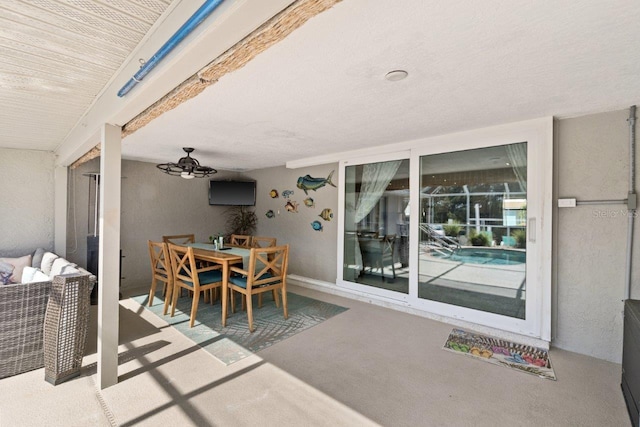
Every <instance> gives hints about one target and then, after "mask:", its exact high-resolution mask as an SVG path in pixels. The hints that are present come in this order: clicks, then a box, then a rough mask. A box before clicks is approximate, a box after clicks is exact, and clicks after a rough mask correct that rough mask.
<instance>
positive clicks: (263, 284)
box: [229, 245, 289, 332]
mask: <svg viewBox="0 0 640 427" xmlns="http://www.w3.org/2000/svg"><path fill="white" fill-rule="evenodd" d="M288 265H289V245H284V246H274V247H269V248H251V252H250V256H249V266H248V267H247V269H246V270H243V269H242V268H239V267H237V266H233V265H232V266H230V267H229V269H230V270H231V272H232V273H236V275H233V274H232V275H231V276H230V277H229V289H230V290H231V309H232V311H233V310H234V308H235V304H234V298H233V293H234V292H239V293H241V294H243V295H244V296H245V301H246V307H247V318H248V322H249V331H250V332H253V331H254V330H255V328H254V327H253V308H252V307H253V305H252V300H251V297H252V296H253V295H256V294H257V295H260V296H261V295H262V294H263V293H265V292H272V293H273V298H274V300H275V303H276V306H277V307H279V306H280V303H279V299H278V291H279V292H280V293H281V295H282V308H283V312H284V318H285V319H287V318H288V317H289V313H288V310H287V269H288ZM259 301H260V303H261V302H262V300H261V299H259Z"/></svg>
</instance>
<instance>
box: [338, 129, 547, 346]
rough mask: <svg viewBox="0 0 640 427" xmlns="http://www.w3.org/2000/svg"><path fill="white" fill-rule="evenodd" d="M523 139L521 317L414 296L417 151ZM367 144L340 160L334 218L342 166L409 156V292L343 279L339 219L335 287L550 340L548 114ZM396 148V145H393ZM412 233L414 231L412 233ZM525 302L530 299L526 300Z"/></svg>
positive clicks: (341, 200) (341, 201)
mask: <svg viewBox="0 0 640 427" xmlns="http://www.w3.org/2000/svg"><path fill="white" fill-rule="evenodd" d="M525 141H526V142H527V233H528V236H527V240H528V242H527V301H526V318H525V319H524V320H522V319H515V318H511V317H507V316H502V315H497V314H493V313H487V312H482V311H479V310H473V309H468V308H465V307H457V306H452V305H449V304H443V303H439V302H435V301H429V300H424V299H420V298H418V246H419V241H418V240H419V239H417V238H416V237H414V235H413V234H414V233H416V232H415V230H418V222H419V205H420V204H419V203H416V202H414V201H416V200H419V185H420V177H419V173H420V167H419V164H420V162H419V160H420V156H423V155H429V154H439V153H445V152H451V151H460V150H469V149H474V148H483V147H491V146H497V145H506V144H512V143H517V142H525ZM391 147H393V146H390V147H387V148H385V147H378V148H376V149H372V150H371V151H370V153H372V154H371V155H367V156H354V157H353V158H348V159H344V160H341V161H340V162H339V163H340V167H339V177H340V181H339V182H341V183H343V184H342V185H341V186H340V188H339V193H338V194H339V195H338V209H339V210H340V215H339V217H340V218H344V201H345V194H344V191H345V189H344V182H345V181H344V178H345V168H346V167H347V166H353V165H357V164H363V163H373V162H382V161H389V160H397V159H401V158H402V159H406V158H409V160H410V194H411V196H410V197H411V215H410V226H409V229H410V230H411V232H410V233H411V234H410V239H409V245H410V246H409V253H410V257H411V261H410V265H409V294H408V295H404V294H399V293H398V292H393V291H386V290H384V289H377V288H374V287H371V286H367V285H360V284H357V283H353V282H348V281H345V280H343V270H342V269H343V262H344V221H343V220H342V221H340V222H339V225H338V242H337V245H338V246H337V247H338V257H337V258H338V260H337V261H338V262H337V280H336V284H337V285H338V286H339V287H345V288H348V289H352V290H355V291H358V292H359V293H363V294H367V295H371V296H372V297H379V298H380V299H384V300H387V301H392V302H393V301H397V303H398V304H400V305H403V306H408V307H411V308H415V309H417V310H420V311H426V312H429V313H432V314H436V315H439V316H444V317H448V318H454V319H459V320H463V321H466V322H470V323H474V324H479V325H483V326H488V327H491V328H495V329H499V330H505V331H509V332H514V333H517V334H521V335H526V336H530V337H534V338H538V339H541V340H544V341H547V342H550V341H551V311H552V310H551V308H552V307H551V295H552V284H551V260H552V219H553V218H552V215H553V209H552V208H553V118H552V117H545V118H540V119H534V120H527V121H523V122H517V123H510V124H506V125H500V126H494V127H489V128H482V129H476V130H471V131H465V132H458V133H454V134H448V135H443V136H436V137H432V138H425V139H420V140H416V141H411V142H409V143H405V144H403V147H402V148H403V149H398V150H395V151H392V150H391V149H390V148H391ZM397 148H400V147H397ZM416 236H417V234H416ZM530 301H531V302H530Z"/></svg>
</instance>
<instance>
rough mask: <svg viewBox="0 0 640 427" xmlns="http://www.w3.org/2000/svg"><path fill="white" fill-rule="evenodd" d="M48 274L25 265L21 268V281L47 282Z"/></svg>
mask: <svg viewBox="0 0 640 427" xmlns="http://www.w3.org/2000/svg"><path fill="white" fill-rule="evenodd" d="M47 281H49V276H47V275H46V274H44V273H43V272H42V271H40V270H39V269H37V268H35V267H25V268H24V270H22V283H36V282H47Z"/></svg>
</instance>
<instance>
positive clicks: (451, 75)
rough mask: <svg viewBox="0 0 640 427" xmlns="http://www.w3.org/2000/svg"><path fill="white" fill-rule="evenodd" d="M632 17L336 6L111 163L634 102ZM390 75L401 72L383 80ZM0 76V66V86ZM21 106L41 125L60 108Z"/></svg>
mask: <svg viewBox="0 0 640 427" xmlns="http://www.w3.org/2000/svg"><path fill="white" fill-rule="evenodd" d="M139 1H141V2H142V0H139ZM5 3H11V4H13V3H14V1H8V0H3V1H2V4H1V5H0V12H1V14H2V15H1V17H2V18H4V16H5V12H4V10H3V9H2V8H4V7H5ZM15 3H17V0H16V1H15ZM28 3H44V2H34V1H32V2H28ZM69 3H83V2H80V1H72V0H69ZM85 3H86V2H85ZM105 3H109V4H111V2H107V1H106V0H105ZM246 3H248V4H251V2H246ZM253 4H254V5H256V3H253ZM638 22H640V2H637V1H628V0H611V1H607V2H601V1H597V0H591V1H583V2H575V1H564V0H563V1H558V0H553V1H551V0H537V1H533V2H532V1H524V0H517V1H503V0H486V1H483V2H477V1H473V0H460V1H455V2H450V1H424V0H398V1H394V2H389V1H383V0H343V1H342V2H341V3H338V4H337V5H335V6H334V7H333V8H332V9H330V10H328V11H326V12H324V13H322V14H320V15H318V16H316V17H315V18H313V19H311V20H310V21H308V22H307V23H306V24H305V25H303V26H302V27H301V28H299V29H298V30H296V31H294V32H293V33H292V34H291V35H290V36H289V37H287V38H286V39H285V40H283V41H281V42H280V43H278V44H276V45H275V46H273V47H271V48H270V49H269V50H267V51H266V52H264V53H262V54H260V55H259V56H258V57H256V58H255V59H254V60H253V61H251V62H250V63H249V64H247V65H246V66H245V67H244V68H242V69H240V70H238V71H235V72H233V73H231V74H228V75H226V76H224V77H223V78H222V79H220V81H218V82H217V83H216V84H214V85H213V86H211V87H209V88H208V89H206V90H205V91H204V92H203V93H201V94H200V95H198V96H197V97H196V98H194V99H192V100H190V101H187V102H185V103H184V104H182V105H180V106H179V107H178V108H176V109H174V110H172V111H169V112H167V113H165V114H163V115H162V116H160V117H159V118H157V119H155V120H154V121H153V122H151V123H150V124H148V125H147V126H146V127H144V128H142V129H140V130H138V131H137V132H135V133H134V134H132V135H130V136H128V137H126V138H125V139H124V140H123V156H124V157H125V158H129V159H138V160H143V161H151V162H155V163H164V162H167V161H174V162H175V161H177V160H178V158H179V157H182V155H183V154H184V153H183V151H182V148H181V147H194V148H196V151H195V152H194V154H193V156H194V157H195V158H197V159H198V160H200V162H201V163H202V164H204V165H207V166H212V167H214V168H216V169H219V170H224V169H228V170H246V169H256V168H263V167H270V166H279V165H284V164H285V162H287V161H291V160H297V159H301V158H309V157H313V156H317V155H325V154H327V153H335V152H342V151H346V150H353V149H361V148H366V147H371V146H375V145H381V144H388V143H394V142H401V141H407V140H412V139H418V138H422V137H428V136H434V135H440V134H446V133H452V132H457V131H462V130H468V129H474V128H479V127H485V126H490V125H495V124H502V123H509V122H514V121H519V120H525V119H531V118H537V117H543V116H550V115H553V116H559V117H567V116H577V115H583V114H588V113H594V112H601V111H608V110H616V109H622V108H626V107H628V106H630V105H633V104H636V103H638V102H639V101H640V49H638V46H640V43H639V42H640V32H639V31H638ZM0 34H2V33H0ZM196 42H197V41H196ZM86 50H87V51H88V50H89V47H88V46H87V47H86ZM6 55H7V53H6V50H4V49H3V50H2V51H0V60H2V63H4V58H5V56H6ZM209 59H210V60H212V59H214V58H209ZM179 66H180V65H179V64H177V65H176V67H179ZM116 68H117V67H116ZM394 69H404V70H407V71H408V72H409V76H408V78H407V79H405V80H402V81H398V82H389V81H386V80H385V79H384V75H385V74H386V73H387V72H388V71H390V70H394ZM60 73H61V74H62V75H63V76H67V73H66V72H62V71H61V72H60ZM6 75H7V73H6V71H5V67H4V66H3V65H0V82H1V83H2V87H3V90H4V88H5V83H4V81H5V76H6ZM130 76H131V74H129V76H128V77H130ZM78 84H79V85H83V82H81V81H80V82H78ZM144 84H145V83H144V82H143V83H142V85H144ZM95 89H96V88H95V87H93V92H95ZM88 92H90V93H93V92H92V91H91V90H89V91H88ZM23 93H24V92H23ZM58 99H59V98H58ZM65 99H66V98H65ZM24 102H26V101H25V100H23V99H22V98H21V96H20V95H18V97H17V98H16V100H15V101H14V103H16V104H21V103H24ZM43 102H44V103H45V104H47V105H48V102H50V101H48V100H44V101H43ZM65 102H66V101H65ZM54 105H55V104H54ZM64 105H66V104H64ZM0 108H2V113H1V117H2V119H3V122H4V115H5V114H6V113H5V108H6V107H5V106H2V107H0ZM32 111H34V112H36V115H37V117H38V119H39V120H48V119H49V118H50V117H55V114H54V113H52V112H51V111H57V112H60V111H61V109H60V108H59V107H57V110H56V109H55V108H54V110H47V111H40V110H32ZM21 114H24V113H21ZM74 114H75V113H74ZM76 120H77V117H76ZM119 124H124V123H119ZM0 126H2V127H0V129H2V130H1V131H0V138H1V139H0V146H7V142H8V139H7V137H6V130H5V125H4V124H2V125H0ZM13 132H14V135H15V136H16V139H15V140H17V141H19V144H20V146H22V147H24V148H38V146H37V145H35V143H36V140H35V139H33V138H32V137H31V130H30V129H28V128H25V129H22V130H21V129H14V130H13ZM59 141H60V140H59Z"/></svg>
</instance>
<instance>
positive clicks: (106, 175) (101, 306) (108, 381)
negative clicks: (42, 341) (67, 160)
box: [98, 124, 122, 390]
mask: <svg viewBox="0 0 640 427" xmlns="http://www.w3.org/2000/svg"><path fill="white" fill-rule="evenodd" d="M100 142H101V144H100V247H99V251H100V252H99V253H100V255H99V257H98V387H100V389H101V390H102V389H105V388H107V387H109V386H112V385H114V384H116V383H117V382H118V324H119V319H118V310H119V304H118V294H119V284H120V180H121V177H120V176H121V169H122V165H121V162H122V157H121V151H122V146H121V129H120V127H118V126H113V125H109V124H104V125H103V127H102V132H101V138H100Z"/></svg>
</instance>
